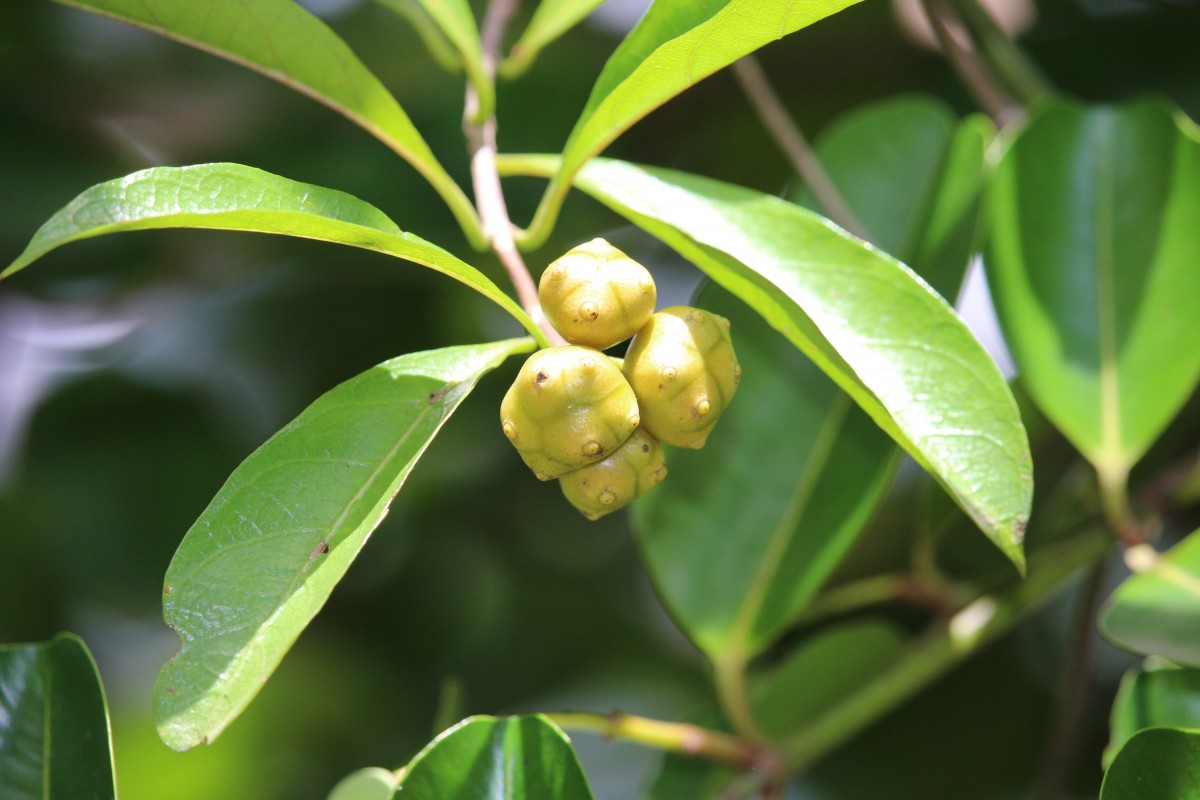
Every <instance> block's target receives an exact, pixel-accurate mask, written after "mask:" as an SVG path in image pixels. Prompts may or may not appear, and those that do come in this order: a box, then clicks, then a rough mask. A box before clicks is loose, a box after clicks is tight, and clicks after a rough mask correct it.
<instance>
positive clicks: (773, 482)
mask: <svg viewBox="0 0 1200 800" xmlns="http://www.w3.org/2000/svg"><path fill="white" fill-rule="evenodd" d="M695 305H697V306H698V307H700V308H704V309H706V310H709V311H713V312H715V313H717V314H720V315H722V316H724V317H726V318H728V319H729V320H730V323H731V328H730V334H731V336H732V338H733V345H734V349H735V350H736V352H737V355H738V360H739V361H740V363H741V365H742V381H741V383H740V385H739V387H738V393H737V395H736V396H735V397H734V398H733V401H732V402H731V403H730V405H729V408H728V409H727V410H726V411H725V413H724V414H723V415H722V417H721V419H720V420H719V422H718V424H717V425H716V426H715V427H714V429H713V433H712V435H711V436H710V437H709V440H708V443H707V444H706V445H705V447H704V449H703V450H672V451H671V453H670V454H669V456H668V468H669V470H670V473H669V480H665V481H663V482H662V483H661V484H660V485H659V486H657V487H656V488H655V489H654V491H652V492H649V493H647V494H646V496H645V497H644V498H643V499H642V500H640V501H639V502H638V503H637V504H636V505H635V507H634V508H635V514H634V529H635V532H636V534H637V537H638V542H639V544H640V546H641V549H642V553H643V556H644V558H645V561H646V563H647V565H648V567H649V569H650V571H651V574H652V576H653V578H654V581H655V584H656V585H657V587H658V590H659V593H660V595H662V597H663V599H664V602H665V603H666V605H667V606H668V607H669V608H670V609H671V612H672V614H673V616H674V617H675V619H676V620H677V621H678V622H679V623H680V624H681V626H682V627H683V628H684V630H685V631H687V633H688V634H689V635H690V636H691V637H692V638H693V640H695V641H696V643H697V644H698V645H699V646H700V647H701V649H703V650H705V651H706V652H707V653H708V654H709V655H716V654H718V653H720V652H721V651H723V650H725V649H727V648H732V649H735V650H737V651H739V652H747V651H748V652H757V651H758V650H759V649H761V648H762V647H763V646H764V645H765V644H767V643H769V642H770V641H771V640H772V639H773V638H774V636H775V635H776V634H777V633H778V632H779V631H780V630H781V629H783V628H784V627H786V626H787V625H788V624H789V622H790V621H791V620H792V619H793V618H794V617H795V615H796V613H797V612H798V611H799V610H801V609H802V608H803V607H804V605H805V603H806V602H807V601H808V600H809V599H811V598H812V597H813V595H814V594H815V593H816V592H817V590H818V589H819V588H820V587H821V585H822V584H823V583H824V581H825V579H826V578H827V577H828V576H829V574H830V573H831V572H832V571H833V569H834V568H835V567H836V566H837V564H838V563H839V561H840V560H841V557H842V556H843V555H844V554H845V553H846V551H847V549H848V548H849V547H850V545H851V544H852V543H853V542H854V539H855V536H856V535H857V534H858V532H859V530H860V528H861V527H862V525H863V524H864V523H865V522H866V520H867V518H868V517H869V515H870V513H871V511H872V509H873V508H874V506H875V502H876V501H877V500H878V498H879V497H880V495H881V494H882V492H883V490H884V488H885V487H886V485H887V478H888V477H889V476H890V475H891V471H892V470H891V468H892V465H893V464H894V463H895V460H896V453H897V451H896V448H895V446H894V445H893V444H892V441H891V440H890V439H889V438H888V437H887V436H886V435H884V434H883V432H882V431H880V430H879V429H878V428H877V427H876V426H875V425H874V424H873V423H872V422H871V420H870V419H869V418H868V417H867V415H866V414H864V413H862V411H860V410H859V409H858V408H856V407H855V406H854V403H853V402H852V401H851V400H850V398H849V397H848V396H847V395H846V394H845V393H844V392H842V391H841V390H840V389H838V388H837V386H835V385H834V384H833V382H832V381H830V380H829V379H828V378H826V377H825V376H824V375H823V374H822V373H821V371H820V370H819V369H817V367H816V366H814V365H813V363H812V362H811V361H809V360H808V359H807V358H805V357H804V356H803V355H801V354H800V353H799V352H798V351H797V350H796V348H795V347H794V346H793V345H792V344H791V343H790V342H789V341H788V340H787V339H786V338H784V337H783V336H782V335H781V334H779V333H777V332H776V331H774V330H772V329H771V328H770V326H768V325H767V324H766V323H765V322H764V321H763V320H762V318H761V317H759V316H758V315H757V314H755V313H754V312H753V311H752V310H751V309H750V308H749V307H747V306H746V304H745V303H743V302H741V301H740V300H738V299H737V298H735V297H733V296H731V295H730V294H729V293H728V292H725V291H724V290H722V289H720V288H719V287H716V286H713V285H711V284H710V286H709V287H708V288H707V289H705V291H704V292H702V293H701V295H700V297H698V298H697V300H696V301H695Z"/></svg>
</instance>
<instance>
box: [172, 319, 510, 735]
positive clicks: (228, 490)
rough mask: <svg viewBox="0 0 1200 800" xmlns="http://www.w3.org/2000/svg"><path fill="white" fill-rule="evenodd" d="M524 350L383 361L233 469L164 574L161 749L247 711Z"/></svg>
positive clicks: (454, 350)
mask: <svg viewBox="0 0 1200 800" xmlns="http://www.w3.org/2000/svg"><path fill="white" fill-rule="evenodd" d="M532 347H533V342H532V340H529V339H520V340H511V341H506V342H496V343H493V344H487V345H479V346H461V347H447V348H443V349H440V350H431V351H426V352H422V353H414V354H411V355H407V356H401V357H399V358H396V359H392V360H391V361H387V362H385V363H383V364H380V365H379V366H377V367H375V368H373V369H370V370H368V371H367V372H364V373H363V374H361V375H359V376H358V377H356V378H352V379H351V380H349V381H347V382H345V383H343V384H342V385H340V386H338V387H336V388H334V389H332V390H331V391H329V392H327V393H326V394H324V395H323V396H321V397H320V398H319V399H317V400H316V402H314V403H313V404H312V405H311V406H309V407H308V408H307V409H305V411H304V412H303V413H301V414H300V416H299V417H297V418H296V419H295V420H293V421H292V422H291V423H289V424H288V425H287V426H286V427H285V428H283V429H282V430H281V431H279V433H277V434H275V436H273V437H271V439H270V440H268V441H267V442H266V443H265V444H264V445H263V446H262V447H260V448H259V449H258V450H256V451H255V452H254V453H253V454H252V455H251V456H250V457H249V458H247V459H246V460H245V461H244V462H243V463H242V465H241V466H239V467H238V468H237V470H235V471H234V473H233V475H231V476H230V478H229V480H228V481H227V482H226V484H225V485H224V486H223V487H222V488H221V490H220V492H218V493H217V496H216V498H214V499H213V501H212V503H211V504H210V505H209V506H208V508H207V509H205V510H204V512H203V513H202V514H201V515H200V518H199V519H198V520H197V521H196V523H195V524H194V525H193V526H192V528H191V529H190V530H189V531H188V532H187V535H186V536H185V537H184V539H183V542H182V543H181V544H180V546H179V549H178V550H177V551H176V553H175V557H174V558H173V559H172V560H171V565H170V567H169V568H168V569H167V575H166V581H165V584H164V587H163V611H164V617H165V619H166V621H167V624H168V625H169V626H170V627H171V628H172V629H173V630H174V631H175V632H176V633H177V634H178V636H179V638H180V642H181V649H180V652H179V653H178V654H177V655H176V656H175V657H174V658H173V659H172V660H171V661H169V662H168V663H167V664H166V666H164V667H163V669H162V672H161V673H159V676H158V681H157V683H156V684H155V689H154V700H155V710H156V716H157V720H158V728H159V734H160V736H162V738H163V740H164V741H165V742H166V743H167V744H168V745H169V746H170V747H172V748H174V749H177V750H185V749H187V748H190V747H194V746H196V745H197V744H200V743H203V742H211V741H212V740H213V739H214V738H215V737H216V736H217V735H218V734H220V732H221V731H222V730H223V729H224V728H225V726H226V725H228V724H229V722H230V721H232V720H233V718H234V717H236V716H237V715H238V714H239V713H240V712H241V710H242V709H243V708H245V707H246V705H247V704H249V702H250V701H251V699H253V697H254V696H255V695H256V694H257V693H258V690H259V689H261V688H262V685H263V683H264V682H265V681H266V679H267V678H268V677H269V676H270V674H271V673H272V672H273V671H274V669H275V667H276V666H277V665H278V664H279V662H280V661H281V660H282V659H283V656H284V654H285V653H286V652H287V650H288V648H290V647H291V645H292V643H293V642H294V641H295V640H296V638H297V637H298V636H299V635H300V632H301V631H303V630H304V628H305V626H306V625H308V623H309V621H310V620H311V619H312V618H313V617H314V616H316V614H317V612H318V611H319V610H320V609H321V606H322V605H324V603H325V600H326V599H327V598H328V597H329V595H330V593H331V592H332V591H333V587H334V586H335V585H336V584H337V582H338V581H339V580H341V578H342V576H343V575H345V573H346V570H347V569H348V568H349V566H350V564H351V562H352V561H353V560H354V558H355V556H357V555H358V552H359V550H360V549H362V547H363V545H364V544H365V543H366V540H367V537H368V536H369V535H370V533H371V531H373V530H374V529H375V526H376V525H378V524H379V522H380V520H382V519H383V517H384V515H385V514H386V513H387V509H388V506H389V504H390V503H391V501H392V498H393V497H394V496H395V494H396V492H397V491H399V489H400V486H401V485H402V484H403V482H404V479H405V478H406V477H407V476H408V473H409V471H410V470H411V469H412V468H413V465H414V464H416V462H417V459H418V458H420V456H421V454H422V453H423V452H424V451H425V448H426V447H428V446H429V443H430V442H431V441H432V440H433V437H434V436H435V435H437V432H438V431H439V430H440V429H441V426H442V424H443V423H445V421H446V420H447V419H448V418H449V416H450V414H452V413H453V412H454V410H455V408H457V407H458V404H459V403H461V402H462V400H463V399H464V398H465V397H466V395H467V394H468V393H469V392H470V391H471V389H472V388H473V387H474V386H475V382H476V381H477V380H478V379H479V378H480V376H482V375H483V374H485V373H486V372H488V371H489V370H491V369H493V368H494V367H495V366H496V365H498V364H499V363H500V362H501V361H503V360H504V359H505V358H507V357H508V356H510V355H512V354H513V353H518V352H525V351H528V350H531V349H532Z"/></svg>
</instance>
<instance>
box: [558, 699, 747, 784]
mask: <svg viewBox="0 0 1200 800" xmlns="http://www.w3.org/2000/svg"><path fill="white" fill-rule="evenodd" d="M545 716H546V717H547V718H548V719H549V720H550V721H551V722H553V723H554V724H556V725H558V726H559V727H560V728H564V729H566V730H577V731H590V732H592V733H595V734H598V735H600V736H604V737H606V738H609V739H622V740H625V741H629V742H635V743H637V744H640V745H644V746H646V747H653V748H655V749H657V750H665V751H667V752H671V753H680V754H682V755H686V756H695V757H697V758H707V759H709V760H710V761H719V762H721V763H724V764H729V765H730V766H733V767H736V768H737V769H739V770H749V769H755V768H757V767H761V766H762V765H763V764H764V762H769V761H770V757H769V752H768V751H767V750H766V749H765V748H762V747H760V746H758V745H756V744H754V743H752V742H748V741H746V740H744V739H739V738H737V737H736V736H730V735H729V734H728V733H722V732H721V731H715V730H711V729H709V728H702V727H700V726H699V725H691V724H689V723H686V722H665V721H663V720H657V719H650V718H648V717H638V716H634V715H633V714H625V713H622V712H620V711H614V712H613V713H611V714H596V713H593V712H588V711H557V712H553V713H549V714H546V715H545Z"/></svg>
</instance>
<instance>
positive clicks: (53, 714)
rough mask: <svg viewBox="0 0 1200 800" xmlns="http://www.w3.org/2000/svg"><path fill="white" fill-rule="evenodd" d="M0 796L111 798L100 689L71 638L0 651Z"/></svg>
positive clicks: (91, 665) (86, 656)
mask: <svg viewBox="0 0 1200 800" xmlns="http://www.w3.org/2000/svg"><path fill="white" fill-rule="evenodd" d="M0 797H3V798H4V800H79V799H80V798H87V799H88V800H105V798H109V799H110V800H111V799H112V798H115V797H116V786H115V785H114V782H113V763H112V744H111V742H110V741H109V730H108V707H107V704H106V702H105V699H104V689H103V688H102V687H101V685H100V676H99V675H98V674H97V672H96V664H95V662H94V661H92V656H91V653H89V652H88V650H87V648H86V647H85V646H84V644H83V642H82V641H81V640H80V639H78V638H77V637H75V636H72V635H70V634H60V635H59V636H57V637H56V638H54V639H53V640H52V641H49V642H45V643H42V644H29V645H0Z"/></svg>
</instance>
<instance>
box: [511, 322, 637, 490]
mask: <svg viewBox="0 0 1200 800" xmlns="http://www.w3.org/2000/svg"><path fill="white" fill-rule="evenodd" d="M640 422H641V415H640V413H639V411H638V404H637V398H636V397H634V394H633V389H632V388H631V387H630V386H629V382H628V381H626V380H625V376H624V375H622V374H621V370H620V369H619V368H618V367H617V366H616V365H615V364H613V363H612V361H610V360H609V358H608V357H607V356H605V355H604V354H603V353H601V352H599V351H598V350H592V349H591V348H588V347H574V346H570V345H568V346H565V347H550V348H547V349H545V350H539V351H538V352H536V353H534V354H533V355H531V356H530V357H529V360H527V361H526V362H525V365H524V366H523V367H521V372H520V373H519V374H518V375H517V379H516V380H515V381H514V382H513V385H512V386H511V387H510V388H509V390H508V394H506V395H505V396H504V401H503V402H502V403H501V404H500V423H501V425H502V426H503V429H504V435H505V436H507V437H508V440H509V441H510V442H512V443H513V446H514V447H516V448H517V452H519V453H520V454H521V458H523V459H524V460H525V463H526V464H527V465H529V468H530V469H531V470H533V473H534V474H535V475H537V477H538V478H539V479H541V480H544V481H548V480H550V479H551V478H557V477H558V476H559V475H563V474H565V473H567V472H570V471H571V470H574V469H579V468H580V467H582V466H584V465H586V464H592V463H595V462H596V461H600V460H602V459H603V458H605V457H606V456H607V455H608V454H609V453H611V452H612V451H614V450H616V449H617V448H618V447H620V446H621V444H622V443H623V442H624V441H625V440H626V439H628V438H629V434H631V433H633V431H634V430H635V429H636V428H637V427H638V425H639V424H640Z"/></svg>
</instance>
